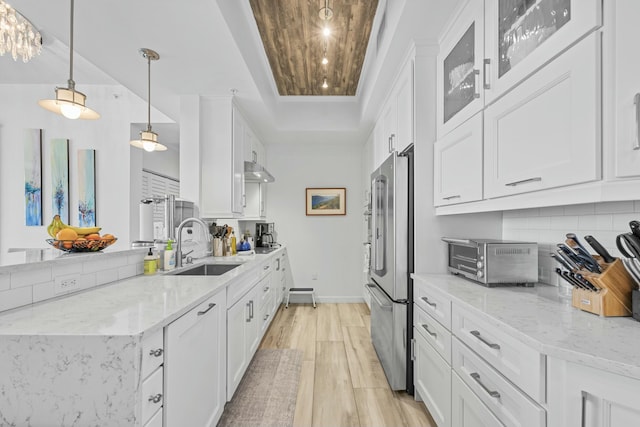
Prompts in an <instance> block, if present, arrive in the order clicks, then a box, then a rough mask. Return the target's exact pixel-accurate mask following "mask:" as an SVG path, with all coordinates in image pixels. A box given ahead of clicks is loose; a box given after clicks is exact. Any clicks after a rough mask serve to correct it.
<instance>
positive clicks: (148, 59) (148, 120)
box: [72, 0, 151, 132]
mask: <svg viewBox="0 0 640 427" xmlns="http://www.w3.org/2000/svg"><path fill="white" fill-rule="evenodd" d="M72 1H73V0H72ZM146 57H147V64H148V71H147V94H148V96H147V99H148V103H147V130H148V131H149V132H151V55H146Z"/></svg>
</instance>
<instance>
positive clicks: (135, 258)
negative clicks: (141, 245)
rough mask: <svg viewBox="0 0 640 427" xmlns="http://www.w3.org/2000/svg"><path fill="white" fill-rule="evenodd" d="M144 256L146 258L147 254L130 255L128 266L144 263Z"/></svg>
mask: <svg viewBox="0 0 640 427" xmlns="http://www.w3.org/2000/svg"><path fill="white" fill-rule="evenodd" d="M154 253H155V252H154ZM144 256H145V254H144V252H142V251H141V252H140V253H137V254H133V255H129V256H128V257H127V264H138V263H143V262H144Z"/></svg>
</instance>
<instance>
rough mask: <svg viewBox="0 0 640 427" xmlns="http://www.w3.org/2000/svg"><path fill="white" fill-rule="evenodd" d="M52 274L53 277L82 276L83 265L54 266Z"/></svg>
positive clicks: (79, 263)
mask: <svg viewBox="0 0 640 427" xmlns="http://www.w3.org/2000/svg"><path fill="white" fill-rule="evenodd" d="M51 273H52V276H53V277H58V276H69V275H71V274H80V273H82V263H81V262H78V263H75V264H63V265H54V266H53V267H51Z"/></svg>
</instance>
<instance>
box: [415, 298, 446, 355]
mask: <svg viewBox="0 0 640 427" xmlns="http://www.w3.org/2000/svg"><path fill="white" fill-rule="evenodd" d="M413 325H414V326H415V328H416V330H417V331H418V332H419V333H421V334H422V336H423V337H424V338H425V339H426V340H427V342H428V343H429V344H431V345H432V346H433V348H435V350H436V351H437V352H438V354H440V356H442V358H443V359H444V360H445V361H446V362H447V363H448V364H451V332H449V331H448V330H446V329H445V327H444V326H442V325H441V324H440V323H438V322H437V321H435V320H434V319H433V317H431V316H429V315H428V314H427V313H425V312H424V311H423V310H422V309H421V308H420V307H416V308H415V310H414V311H413Z"/></svg>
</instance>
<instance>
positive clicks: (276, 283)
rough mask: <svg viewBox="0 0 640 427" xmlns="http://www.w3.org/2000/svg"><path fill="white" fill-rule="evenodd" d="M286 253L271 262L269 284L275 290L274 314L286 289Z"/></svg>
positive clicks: (283, 252)
mask: <svg viewBox="0 0 640 427" xmlns="http://www.w3.org/2000/svg"><path fill="white" fill-rule="evenodd" d="M286 264H287V251H286V250H284V251H282V253H281V254H280V255H278V256H277V257H276V258H275V259H274V260H273V265H272V267H271V271H272V273H271V282H272V284H273V288H274V290H275V301H274V312H275V311H276V310H277V309H278V307H280V304H281V303H282V300H283V298H284V295H285V291H286V288H287V276H286V270H287V267H286Z"/></svg>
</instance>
